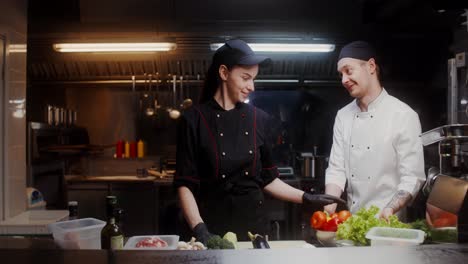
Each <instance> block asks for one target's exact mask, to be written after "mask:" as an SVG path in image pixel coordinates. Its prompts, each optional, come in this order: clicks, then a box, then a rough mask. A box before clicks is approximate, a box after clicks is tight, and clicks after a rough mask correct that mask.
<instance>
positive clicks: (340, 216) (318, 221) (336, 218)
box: [310, 210, 351, 232]
mask: <svg viewBox="0 0 468 264" xmlns="http://www.w3.org/2000/svg"><path fill="white" fill-rule="evenodd" d="M350 217H351V213H350V212H349V211H347V210H342V211H340V212H338V213H334V214H332V215H328V213H327V212H323V211H316V212H315V213H314V214H313V215H312V217H311V218H310V226H311V227H312V228H314V229H316V230H321V231H328V232H336V230H337V229H338V226H339V225H340V224H341V223H343V222H345V221H346V220H347V219H348V218H350Z"/></svg>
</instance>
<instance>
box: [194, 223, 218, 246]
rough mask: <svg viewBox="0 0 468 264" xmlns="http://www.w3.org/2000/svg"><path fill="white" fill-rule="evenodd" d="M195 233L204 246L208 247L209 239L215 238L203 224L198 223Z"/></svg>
mask: <svg viewBox="0 0 468 264" xmlns="http://www.w3.org/2000/svg"><path fill="white" fill-rule="evenodd" d="M193 233H194V234H195V238H196V239H197V240H198V241H200V242H202V243H203V244H204V245H206V242H207V241H208V239H209V238H210V237H212V236H213V234H211V233H210V232H209V231H208V227H207V226H206V225H205V223H203V222H200V223H198V224H197V225H196V226H195V227H194V228H193Z"/></svg>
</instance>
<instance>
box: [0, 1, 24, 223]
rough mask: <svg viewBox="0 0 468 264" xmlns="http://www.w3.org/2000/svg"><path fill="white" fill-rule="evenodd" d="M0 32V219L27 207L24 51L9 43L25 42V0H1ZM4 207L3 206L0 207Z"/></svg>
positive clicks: (13, 214)
mask: <svg viewBox="0 0 468 264" xmlns="http://www.w3.org/2000/svg"><path fill="white" fill-rule="evenodd" d="M0 10H2V15H1V16H0V35H2V36H4V37H5V43H6V53H5V69H4V72H5V77H4V81H3V83H4V85H3V91H2V94H3V98H2V103H1V105H2V108H3V110H2V114H3V117H2V122H3V126H2V127H3V129H2V130H3V131H2V133H1V134H2V137H3V151H2V153H1V154H0V157H1V159H2V161H3V166H2V168H1V169H2V170H1V172H2V173H1V174H0V180H1V181H0V182H1V184H0V188H1V189H0V191H1V197H2V198H0V209H1V210H0V219H3V218H8V217H12V216H15V215H17V214H19V213H21V212H23V211H24V210H25V209H26V190H25V189H26V117H25V100H26V53H24V52H19V53H18V52H10V48H11V45H12V44H26V40H27V1H26V0H6V1H1V2H0ZM2 207H3V208H2Z"/></svg>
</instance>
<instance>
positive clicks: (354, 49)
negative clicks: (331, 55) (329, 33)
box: [338, 40, 376, 61]
mask: <svg viewBox="0 0 468 264" xmlns="http://www.w3.org/2000/svg"><path fill="white" fill-rule="evenodd" d="M343 58H352V59H358V60H363V61H368V60H369V59H371V58H374V59H375V60H376V53H375V49H374V48H373V47H372V46H371V45H370V44H369V43H367V42H365V41H361V40H358V41H353V42H351V43H349V44H347V45H345V46H344V47H343V48H342V49H341V51H340V55H339V56H338V61H339V60H341V59H343Z"/></svg>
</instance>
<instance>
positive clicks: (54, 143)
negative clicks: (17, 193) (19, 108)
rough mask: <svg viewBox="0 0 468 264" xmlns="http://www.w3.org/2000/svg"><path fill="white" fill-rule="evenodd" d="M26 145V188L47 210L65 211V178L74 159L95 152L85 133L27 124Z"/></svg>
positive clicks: (76, 130) (43, 124) (73, 128)
mask: <svg viewBox="0 0 468 264" xmlns="http://www.w3.org/2000/svg"><path fill="white" fill-rule="evenodd" d="M27 143H28V144H27V146H28V149H27V165H28V166H27V175H28V176H27V186H28V187H32V188H35V189H37V190H38V191H39V192H40V193H41V194H42V196H43V200H45V201H47V209H66V208H67V199H66V193H65V181H64V174H65V172H66V170H67V168H68V166H69V164H70V163H71V162H72V161H73V160H74V159H79V158H80V157H81V156H82V155H83V154H86V153H88V151H90V150H93V151H94V150H95V148H92V147H93V146H91V145H89V137H88V132H87V130H86V129H85V128H82V127H77V126H73V127H64V126H51V125H49V124H47V123H37V122H29V123H28V131H27Z"/></svg>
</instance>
